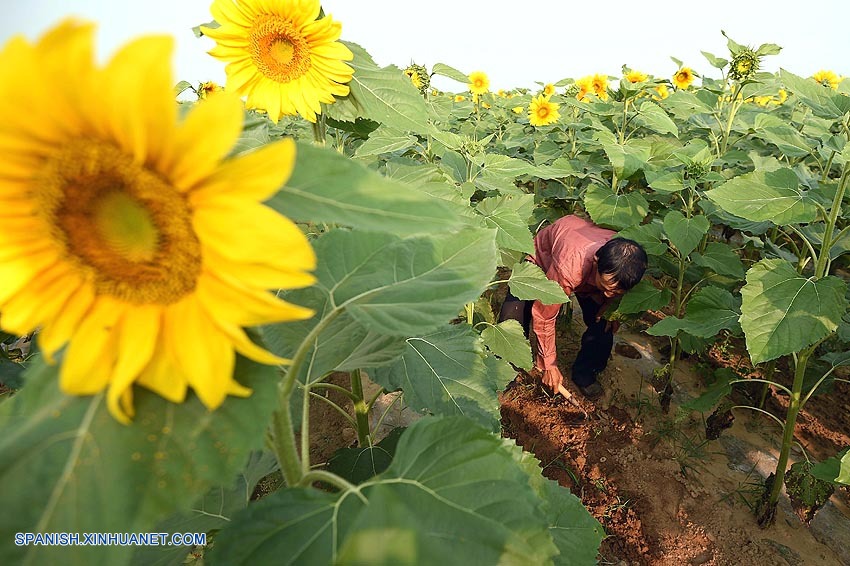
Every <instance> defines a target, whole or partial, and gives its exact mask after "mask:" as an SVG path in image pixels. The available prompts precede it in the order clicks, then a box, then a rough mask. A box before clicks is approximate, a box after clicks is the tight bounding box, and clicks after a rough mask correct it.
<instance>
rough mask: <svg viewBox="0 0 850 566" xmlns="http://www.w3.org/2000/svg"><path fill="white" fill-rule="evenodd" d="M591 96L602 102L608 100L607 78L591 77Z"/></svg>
mask: <svg viewBox="0 0 850 566" xmlns="http://www.w3.org/2000/svg"><path fill="white" fill-rule="evenodd" d="M590 85H591V87H592V88H593V94H595V95H596V96H598V97H599V98H600V99H602V100H608V77H606V76H605V75H593V77H591V79H590Z"/></svg>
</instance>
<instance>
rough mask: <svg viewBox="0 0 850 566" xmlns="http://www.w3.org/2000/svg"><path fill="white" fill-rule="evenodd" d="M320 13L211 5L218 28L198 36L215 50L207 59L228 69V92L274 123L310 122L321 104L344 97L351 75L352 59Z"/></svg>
mask: <svg viewBox="0 0 850 566" xmlns="http://www.w3.org/2000/svg"><path fill="white" fill-rule="evenodd" d="M320 9H321V6H320V2H319V0H278V1H276V2H267V1H265V0H213V3H212V6H211V8H210V10H211V11H212V15H213V17H214V18H215V20H216V22H218V24H219V27H217V28H209V27H206V26H201V32H203V34H204V35H206V36H208V37H210V38H212V39H213V40H215V42H216V44H217V45H216V46H215V47H214V48H213V49H212V50H211V51H210V55H212V56H213V57H215V58H217V59H219V60H221V61H224V62H225V63H227V67H225V72H226V73H227V84H226V88H227V90H228V91H230V92H235V93H237V94H239V95H240V96H247V97H248V100H247V106H248V108H257V109H261V110H264V111H265V112H266V113H267V114H268V116H269V118H270V119H271V120H272V121H274V122H277V121H278V120H279V119H280V118H281V116H287V115H296V114H299V115H301V116H302V117H303V118H305V119H307V120H309V121H311V122H315V121H316V115H317V114H321V112H322V104H333V102H334V101H335V100H336V99H335V98H334V97H336V96H346V95H347V94H348V82H349V81H351V77H352V75H354V69H352V68H351V67H350V66H348V65H347V64H346V63H345V61H350V60H351V59H353V58H354V55H353V54H352V53H351V50H349V49H348V47H346V46H345V45H343V44H342V43H340V42H339V41H337V40H338V39H339V37H340V35H341V33H342V26H341V25H340V24H339V22H335V21H333V19H332V18H331V17H330V16H327V17H323V18H319V13H320Z"/></svg>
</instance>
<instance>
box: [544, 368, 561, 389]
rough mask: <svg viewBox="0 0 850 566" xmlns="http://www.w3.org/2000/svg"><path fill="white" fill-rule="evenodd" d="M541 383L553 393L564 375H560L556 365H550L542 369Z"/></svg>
mask: <svg viewBox="0 0 850 566" xmlns="http://www.w3.org/2000/svg"><path fill="white" fill-rule="evenodd" d="M542 381H543V385H545V386H546V387H548V388H549V389H551V390H552V392H553V393H557V392H558V386H559V385H561V384H562V383H564V376H563V375H561V370H559V369H558V368H557V367H552V368H549V369H546V370H543V378H542Z"/></svg>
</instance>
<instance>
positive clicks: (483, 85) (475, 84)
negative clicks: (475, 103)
mask: <svg viewBox="0 0 850 566" xmlns="http://www.w3.org/2000/svg"><path fill="white" fill-rule="evenodd" d="M489 90H490V79H488V78H487V74H486V73H485V72H484V71H475V72H473V73H470V75H469V92H471V93H472V94H485V93H486V92H487V91H489Z"/></svg>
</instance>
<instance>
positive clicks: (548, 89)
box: [543, 83, 555, 97]
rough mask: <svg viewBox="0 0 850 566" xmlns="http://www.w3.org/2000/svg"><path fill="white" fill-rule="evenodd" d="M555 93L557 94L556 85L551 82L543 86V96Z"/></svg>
mask: <svg viewBox="0 0 850 566" xmlns="http://www.w3.org/2000/svg"><path fill="white" fill-rule="evenodd" d="M553 94H555V85H553V84H551V83H547V84H546V85H545V86H544V87H543V96H546V97H549V96H552V95H553Z"/></svg>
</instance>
